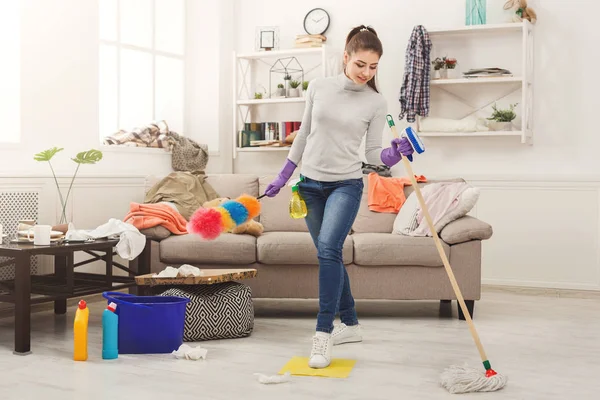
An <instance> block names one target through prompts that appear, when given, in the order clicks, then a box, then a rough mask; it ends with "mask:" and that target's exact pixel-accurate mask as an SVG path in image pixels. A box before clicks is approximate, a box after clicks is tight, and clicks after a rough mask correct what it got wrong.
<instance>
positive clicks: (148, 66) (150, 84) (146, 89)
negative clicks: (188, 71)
mask: <svg viewBox="0 0 600 400" xmlns="http://www.w3.org/2000/svg"><path fill="white" fill-rule="evenodd" d="M99 7H100V10H99V11H100V17H99V18H100V24H99V26H100V29H99V36H100V50H99V51H100V54H99V103H100V110H99V113H100V130H99V132H100V138H101V139H102V138H104V137H106V136H108V135H111V134H114V133H115V132H117V131H119V130H120V129H124V130H131V129H133V128H135V127H136V126H140V125H145V124H147V123H149V122H151V121H160V120H165V121H166V122H167V124H168V125H169V129H170V130H172V131H175V132H177V133H180V134H181V133H183V123H184V97H185V96H184V49H185V0H101V1H99Z"/></svg>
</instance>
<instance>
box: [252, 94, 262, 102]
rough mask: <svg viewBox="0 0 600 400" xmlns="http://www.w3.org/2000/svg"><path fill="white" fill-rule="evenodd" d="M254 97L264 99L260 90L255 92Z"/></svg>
mask: <svg viewBox="0 0 600 400" xmlns="http://www.w3.org/2000/svg"><path fill="white" fill-rule="evenodd" d="M254 99H255V100H260V99H262V93H260V92H256V93H254Z"/></svg>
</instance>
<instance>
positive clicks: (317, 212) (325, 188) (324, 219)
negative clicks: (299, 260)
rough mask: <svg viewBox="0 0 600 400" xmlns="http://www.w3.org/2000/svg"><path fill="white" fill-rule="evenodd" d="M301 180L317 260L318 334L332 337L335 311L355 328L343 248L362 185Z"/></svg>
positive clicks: (305, 178) (355, 212) (307, 220)
mask: <svg viewBox="0 0 600 400" xmlns="http://www.w3.org/2000/svg"><path fill="white" fill-rule="evenodd" d="M302 178H303V179H304V181H303V182H300V184H299V185H298V186H299V192H300V196H302V198H303V199H304V201H305V202H306V208H307V210H308V215H307V216H306V225H307V226H308V230H309V232H310V235H311V236H312V239H313V242H314V244H315V247H316V248H317V256H318V258H319V314H318V315H317V331H320V332H327V333H331V331H333V321H334V319H335V316H336V315H337V313H338V311H339V314H340V319H341V321H342V322H343V323H345V324H346V325H356V324H358V319H357V317H356V310H355V308H354V298H353V297H352V292H351V291H350V280H349V279H348V272H347V271H346V267H345V266H344V263H343V259H342V248H343V246H344V240H345V239H346V236H348V234H349V233H350V228H351V227H352V224H353V223H354V219H355V218H356V214H357V213H358V208H359V206H360V199H361V197H362V192H363V186H364V184H363V180H362V179H348V180H343V181H337V182H321V181H316V180H314V179H310V178H307V177H305V176H303V177H302Z"/></svg>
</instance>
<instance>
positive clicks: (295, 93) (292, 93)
mask: <svg viewBox="0 0 600 400" xmlns="http://www.w3.org/2000/svg"><path fill="white" fill-rule="evenodd" d="M298 86H300V81H296V80H294V81H290V90H289V91H288V96H289V97H300V89H298Z"/></svg>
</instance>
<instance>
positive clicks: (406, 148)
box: [381, 137, 414, 167]
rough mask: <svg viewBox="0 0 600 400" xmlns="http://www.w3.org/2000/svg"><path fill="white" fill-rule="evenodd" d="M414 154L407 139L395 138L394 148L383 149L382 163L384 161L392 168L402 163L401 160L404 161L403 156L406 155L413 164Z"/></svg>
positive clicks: (393, 141)
mask: <svg viewBox="0 0 600 400" xmlns="http://www.w3.org/2000/svg"><path fill="white" fill-rule="evenodd" d="M413 152H414V149H413V148H412V146H411V144H410V142H409V141H408V139H407V138H405V137H403V138H395V139H394V140H392V146H391V147H388V148H386V149H383V151H382V152H381V161H383V163H384V164H385V165H387V166H388V167H392V166H394V165H396V164H397V163H398V162H400V160H402V156H403V155H404V156H406V158H408V161H411V162H412V153H413Z"/></svg>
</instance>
